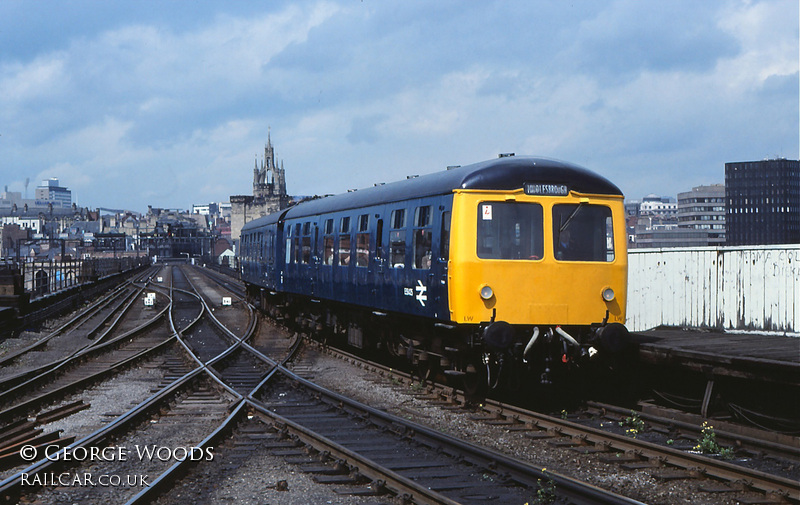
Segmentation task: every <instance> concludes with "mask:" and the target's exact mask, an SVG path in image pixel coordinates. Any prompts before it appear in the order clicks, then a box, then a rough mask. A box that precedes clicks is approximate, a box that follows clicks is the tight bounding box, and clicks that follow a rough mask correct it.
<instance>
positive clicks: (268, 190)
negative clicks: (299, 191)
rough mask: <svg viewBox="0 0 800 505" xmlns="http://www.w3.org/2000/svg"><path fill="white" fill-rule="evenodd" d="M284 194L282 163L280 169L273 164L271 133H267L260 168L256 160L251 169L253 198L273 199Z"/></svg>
mask: <svg viewBox="0 0 800 505" xmlns="http://www.w3.org/2000/svg"><path fill="white" fill-rule="evenodd" d="M285 194H286V175H285V172H284V170H283V162H281V168H278V167H277V165H276V164H275V148H273V147H272V138H271V133H270V132H268V133H267V143H266V145H265V146H264V159H263V160H262V161H261V168H259V167H258V159H256V162H255V167H254V168H253V196H254V197H256V198H259V197H261V198H274V197H276V196H280V195H285Z"/></svg>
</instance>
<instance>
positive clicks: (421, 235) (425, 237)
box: [413, 205, 433, 270]
mask: <svg viewBox="0 0 800 505" xmlns="http://www.w3.org/2000/svg"><path fill="white" fill-rule="evenodd" d="M430 224H431V206H430V205H425V206H422V207H417V210H416V212H415V215H414V244H413V248H414V268H417V269H423V270H427V269H429V268H430V267H431V243H432V237H433V232H432V231H431V228H430Z"/></svg>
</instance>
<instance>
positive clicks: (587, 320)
mask: <svg viewBox="0 0 800 505" xmlns="http://www.w3.org/2000/svg"><path fill="white" fill-rule="evenodd" d="M242 268H243V272H242V273H243V279H244V280H245V282H246V283H247V285H248V291H249V293H250V296H251V298H252V299H254V300H256V301H257V302H258V303H259V304H260V305H261V306H262V307H263V308H264V309H265V310H267V311H269V312H270V313H272V314H273V315H274V316H276V317H281V318H291V319H292V320H293V321H295V322H297V323H299V324H300V325H301V326H303V327H306V328H310V329H311V330H313V331H315V332H317V333H318V334H320V335H324V336H325V337H326V338H330V337H340V338H342V339H345V338H346V341H347V342H348V343H349V344H350V345H352V346H354V347H357V348H366V349H381V350H386V351H389V352H390V353H392V354H394V355H395V356H398V357H405V358H407V359H409V360H411V361H412V363H414V364H415V365H416V366H417V367H418V368H419V369H420V371H422V372H428V371H431V370H437V369H438V370H441V371H444V372H445V373H447V374H448V375H451V376H461V377H463V378H464V379H465V380H466V382H467V383H474V384H476V385H477V384H487V385H489V386H491V387H498V386H500V385H501V384H504V383H508V382H511V380H510V378H511V377H514V378H515V379H514V380H515V381H517V382H518V381H519V378H520V377H522V376H523V375H524V376H525V379H524V380H525V381H530V380H535V381H538V382H539V383H541V384H550V383H551V382H552V381H553V379H554V378H556V379H557V380H560V379H561V378H563V377H564V376H565V375H568V374H570V373H571V372H573V371H574V370H575V368H576V367H577V366H578V365H580V364H581V363H582V362H586V361H588V360H590V359H591V358H592V357H593V356H595V355H597V354H598V353H599V354H600V357H601V358H602V357H611V358H614V357H615V355H616V354H619V351H620V350H622V349H623V348H625V346H626V343H627V331H626V330H625V328H624V326H623V323H624V321H625V296H626V288H627V253H626V234H625V223H624V212H623V197H622V194H621V192H620V190H619V189H618V188H617V187H616V186H615V185H614V184H612V183H611V182H609V181H608V180H606V179H605V178H603V177H601V176H599V175H597V174H595V173H593V172H590V171H588V170H586V169H583V168H581V167H578V166H575V165H572V164H568V163H564V162H559V161H555V160H548V159H542V158H532V157H516V156H507V157H501V158H499V159H495V160H490V161H486V162H482V163H477V164H474V165H469V166H464V167H456V168H453V169H449V170H447V171H442V172H439V173H434V174H431V175H426V176H423V177H417V178H409V179H406V180H403V181H399V182H395V183H392V184H386V185H380V186H376V187H373V188H368V189H364V190H359V191H355V192H350V193H347V194H342V195H337V196H332V197H326V198H322V199H318V200H312V201H307V202H303V203H301V204H299V205H297V206H295V207H292V208H290V209H288V210H286V211H283V212H282V213H280V214H273V215H270V216H266V217H264V218H261V219H259V220H256V221H253V222H251V223H248V224H247V225H245V227H244V228H243V230H242ZM521 373H522V375H521ZM559 376H560V377H559ZM506 385H507V384H506ZM476 387H477V386H476Z"/></svg>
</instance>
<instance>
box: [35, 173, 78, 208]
mask: <svg viewBox="0 0 800 505" xmlns="http://www.w3.org/2000/svg"><path fill="white" fill-rule="evenodd" d="M36 200H37V201H40V202H42V201H43V202H47V203H52V204H53V207H63V208H66V207H69V206H71V205H72V191H70V190H68V189H67V188H62V187H61V186H59V185H58V179H56V178H54V177H51V178H50V179H45V180H43V181H42V184H41V185H40V186H37V187H36Z"/></svg>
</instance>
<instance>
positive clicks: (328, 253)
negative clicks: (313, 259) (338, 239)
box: [322, 235, 333, 265]
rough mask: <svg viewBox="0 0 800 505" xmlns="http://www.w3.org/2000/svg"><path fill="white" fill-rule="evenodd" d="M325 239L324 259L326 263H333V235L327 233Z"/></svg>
mask: <svg viewBox="0 0 800 505" xmlns="http://www.w3.org/2000/svg"><path fill="white" fill-rule="evenodd" d="M322 241H323V253H322V261H323V262H324V263H325V264H326V265H333V235H325V238H324V239H322Z"/></svg>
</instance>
